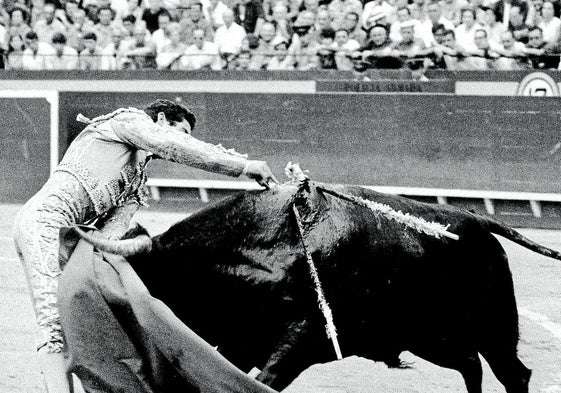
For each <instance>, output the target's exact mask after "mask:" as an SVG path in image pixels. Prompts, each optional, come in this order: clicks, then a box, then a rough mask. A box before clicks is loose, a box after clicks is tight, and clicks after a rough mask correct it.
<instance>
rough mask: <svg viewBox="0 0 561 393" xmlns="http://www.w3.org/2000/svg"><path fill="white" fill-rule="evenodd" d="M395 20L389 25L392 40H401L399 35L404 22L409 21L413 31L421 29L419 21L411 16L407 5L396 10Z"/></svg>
mask: <svg viewBox="0 0 561 393" xmlns="http://www.w3.org/2000/svg"><path fill="white" fill-rule="evenodd" d="M396 15H397V20H396V21H395V22H393V23H392V24H391V25H390V40H392V41H393V42H400V41H401V40H402V37H401V26H402V25H403V23H405V22H411V25H412V26H413V29H414V30H415V32H418V31H420V30H421V22H419V21H418V20H417V19H412V18H411V12H410V11H409V8H407V7H401V8H400V9H398V10H397V13H396Z"/></svg>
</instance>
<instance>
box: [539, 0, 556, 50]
mask: <svg viewBox="0 0 561 393" xmlns="http://www.w3.org/2000/svg"><path fill="white" fill-rule="evenodd" d="M554 12H555V11H554V9H553V3H552V2H551V1H544V2H543V5H542V9H541V21H540V22H539V23H538V24H537V26H538V27H539V28H540V29H541V30H542V33H543V40H544V41H545V43H546V45H547V46H548V47H549V48H551V49H554V48H556V47H557V46H558V43H559V38H560V30H561V20H560V19H559V18H558V17H556V16H555V15H554Z"/></svg>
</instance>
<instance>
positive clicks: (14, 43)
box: [4, 34, 25, 70]
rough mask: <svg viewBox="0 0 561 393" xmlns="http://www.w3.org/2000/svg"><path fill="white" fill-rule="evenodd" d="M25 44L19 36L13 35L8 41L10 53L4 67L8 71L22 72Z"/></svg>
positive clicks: (7, 54) (8, 52)
mask: <svg viewBox="0 0 561 393" xmlns="http://www.w3.org/2000/svg"><path fill="white" fill-rule="evenodd" d="M24 50H25V42H24V40H23V37H22V36H21V35H19V34H15V35H12V36H11V37H10V38H9V40H8V51H7V53H6V63H5V64H4V67H5V68H6V69H8V70H20V69H22V68H23V53H24Z"/></svg>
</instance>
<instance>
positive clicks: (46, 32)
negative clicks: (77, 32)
mask: <svg viewBox="0 0 561 393" xmlns="http://www.w3.org/2000/svg"><path fill="white" fill-rule="evenodd" d="M33 31H35V32H36V33H37V36H38V37H39V41H40V42H47V43H51V42H52V38H53V36H54V35H55V34H56V33H66V26H64V24H63V23H62V22H61V21H60V20H58V19H56V18H55V6H54V4H50V3H48V4H45V6H44V7H43V19H41V20H39V21H38V22H37V23H36V24H35V26H33Z"/></svg>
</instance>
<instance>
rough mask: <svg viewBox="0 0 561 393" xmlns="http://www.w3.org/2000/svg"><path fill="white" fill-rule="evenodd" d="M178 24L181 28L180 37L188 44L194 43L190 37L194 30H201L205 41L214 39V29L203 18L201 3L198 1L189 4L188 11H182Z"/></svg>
mask: <svg viewBox="0 0 561 393" xmlns="http://www.w3.org/2000/svg"><path fill="white" fill-rule="evenodd" d="M179 24H180V25H181V29H182V37H183V39H184V40H185V41H186V42H187V43H188V44H192V43H194V42H193V41H191V38H192V35H193V32H194V31H195V30H202V31H203V32H204V33H205V40H206V41H212V40H213V39H214V30H213V29H212V26H211V25H210V22H209V21H207V20H206V19H205V18H204V15H203V5H202V4H201V3H199V2H195V3H192V4H191V5H190V6H189V9H188V12H187V13H183V15H182V17H181V20H180V21H179Z"/></svg>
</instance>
